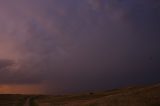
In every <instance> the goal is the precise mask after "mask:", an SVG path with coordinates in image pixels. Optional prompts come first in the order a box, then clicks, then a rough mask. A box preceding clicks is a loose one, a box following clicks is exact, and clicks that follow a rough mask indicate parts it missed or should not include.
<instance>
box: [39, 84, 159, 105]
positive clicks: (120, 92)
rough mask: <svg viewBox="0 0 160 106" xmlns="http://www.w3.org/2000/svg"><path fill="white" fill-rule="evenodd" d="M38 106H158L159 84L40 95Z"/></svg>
mask: <svg viewBox="0 0 160 106" xmlns="http://www.w3.org/2000/svg"><path fill="white" fill-rule="evenodd" d="M37 103H39V104H41V105H40V106H51V104H52V105H53V106H160V84H156V85H152V86H146V87H129V88H123V89H117V90H111V91H106V92H95V93H93V92H90V93H87V94H80V95H66V96H57V97H53V96H41V97H38V98H37Z"/></svg>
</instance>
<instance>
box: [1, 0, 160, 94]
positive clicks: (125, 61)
mask: <svg viewBox="0 0 160 106" xmlns="http://www.w3.org/2000/svg"><path fill="white" fill-rule="evenodd" d="M159 28H160V2H159V1H157V0H0V93H1V92H2V93H3V91H4V88H7V87H8V88H7V90H8V91H9V92H11V93H17V92H18V91H16V90H13V91H11V90H10V89H13V88H14V87H15V86H16V87H17V86H18V87H19V86H23V87H22V89H23V88H24V85H25V86H26V85H27V86H30V87H29V89H32V86H34V85H38V87H39V85H41V87H42V88H43V90H41V91H40V92H41V93H68V92H84V91H92V90H106V89H111V88H117V87H122V86H131V85H138V84H151V83H158V82H159V81H160V30H159ZM6 86H7V87H6ZM16 87H15V89H16ZM19 89H20V88H19ZM6 92H7V91H6ZM26 92H27V91H24V92H23V90H22V92H20V93H26ZM28 92H29V91H28ZM28 92H27V93H28Z"/></svg>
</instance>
